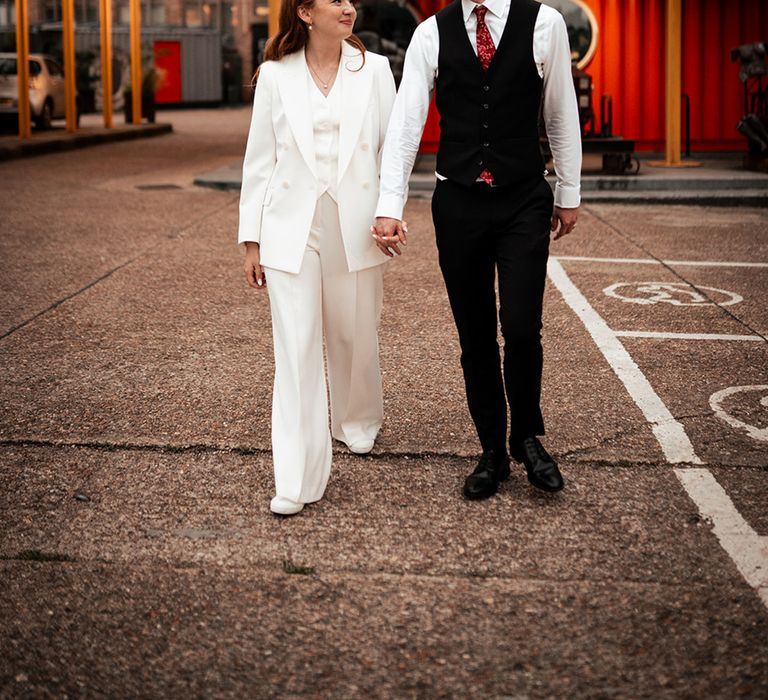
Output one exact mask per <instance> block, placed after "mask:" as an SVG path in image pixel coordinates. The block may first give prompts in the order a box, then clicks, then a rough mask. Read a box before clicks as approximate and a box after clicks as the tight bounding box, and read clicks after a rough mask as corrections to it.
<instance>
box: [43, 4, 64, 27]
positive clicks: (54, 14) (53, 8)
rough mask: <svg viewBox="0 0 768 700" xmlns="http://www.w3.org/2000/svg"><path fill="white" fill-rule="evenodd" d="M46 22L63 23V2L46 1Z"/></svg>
mask: <svg viewBox="0 0 768 700" xmlns="http://www.w3.org/2000/svg"><path fill="white" fill-rule="evenodd" d="M44 16H45V21H46V22H59V21H61V2H60V0H45V12H44Z"/></svg>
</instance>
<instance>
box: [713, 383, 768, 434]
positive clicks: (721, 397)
mask: <svg viewBox="0 0 768 700" xmlns="http://www.w3.org/2000/svg"><path fill="white" fill-rule="evenodd" d="M736 395H738V398H737V399H733V400H731V401H728V404H729V406H730V408H725V407H724V404H725V402H726V400H727V399H730V397H732V396H736ZM709 405H710V407H711V408H712V410H713V411H714V412H715V415H716V416H717V417H718V418H720V419H721V420H724V421H725V422H726V423H728V425H730V426H732V427H734V428H737V429H738V430H744V431H745V432H746V433H747V435H749V436H750V437H751V438H753V439H754V440H759V441H761V442H768V384H754V385H751V386H732V387H729V388H728V389H723V390H721V391H717V392H715V393H714V394H712V396H710V397H709ZM737 408H738V409H740V410H739V413H740V415H742V417H745V415H749V420H753V418H752V416H753V414H754V413H755V412H756V413H757V415H758V416H759V417H760V419H761V420H760V423H762V426H757V425H752V424H751V423H747V422H746V421H745V420H742V419H741V418H736V416H734V415H733V413H734V411H735V410H736V409H737Z"/></svg>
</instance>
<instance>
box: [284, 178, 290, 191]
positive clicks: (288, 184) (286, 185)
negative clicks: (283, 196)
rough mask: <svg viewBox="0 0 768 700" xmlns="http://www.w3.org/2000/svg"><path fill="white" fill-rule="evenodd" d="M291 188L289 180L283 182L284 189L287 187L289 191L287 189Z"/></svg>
mask: <svg viewBox="0 0 768 700" xmlns="http://www.w3.org/2000/svg"><path fill="white" fill-rule="evenodd" d="M290 186H291V185H290V183H289V182H288V180H283V187H285V189H286V190H287V189H288V188H289V187H290Z"/></svg>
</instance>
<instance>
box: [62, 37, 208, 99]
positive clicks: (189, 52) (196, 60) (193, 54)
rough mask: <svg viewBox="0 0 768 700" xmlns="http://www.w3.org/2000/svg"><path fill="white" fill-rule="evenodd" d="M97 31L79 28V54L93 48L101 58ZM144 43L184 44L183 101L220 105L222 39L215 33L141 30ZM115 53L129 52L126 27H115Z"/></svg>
mask: <svg viewBox="0 0 768 700" xmlns="http://www.w3.org/2000/svg"><path fill="white" fill-rule="evenodd" d="M100 41H101V39H100V36H99V30H98V29H89V28H85V27H83V28H79V29H77V31H76V34H75V46H76V48H77V50H78V51H80V50H87V49H90V50H91V51H95V52H96V54H97V55H98V52H99V45H100ZM141 41H142V43H153V42H154V41H178V42H180V43H181V99H182V101H183V102H219V101H220V100H221V40H220V38H219V34H218V32H216V31H211V30H205V29H199V30H198V29H181V28H180V29H174V28H172V27H163V28H155V27H142V29H141ZM112 44H113V47H114V48H115V50H120V51H122V52H124V53H125V54H126V55H127V54H129V53H130V44H129V33H128V28H127V27H115V28H114V29H113V33H112Z"/></svg>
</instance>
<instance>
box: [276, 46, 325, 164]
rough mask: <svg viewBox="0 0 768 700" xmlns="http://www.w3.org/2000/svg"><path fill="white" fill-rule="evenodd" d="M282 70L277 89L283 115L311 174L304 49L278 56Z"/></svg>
mask: <svg viewBox="0 0 768 700" xmlns="http://www.w3.org/2000/svg"><path fill="white" fill-rule="evenodd" d="M282 63H283V73H284V75H283V76H281V80H280V81H279V86H278V90H279V92H280V99H281V101H282V103H283V109H284V110H285V116H286V118H287V120H288V123H289V124H290V127H291V131H292V132H293V138H294V139H295V140H296V144H297V145H298V147H299V151H301V155H302V157H303V158H304V160H305V161H306V163H307V165H308V166H309V169H310V170H311V171H312V174H313V175H314V176H315V177H316V176H317V170H316V166H315V137H314V132H313V130H312V105H311V104H310V97H309V92H308V91H307V76H306V63H305V61H304V52H303V51H296V52H295V53H292V54H289V55H288V56H286V57H285V58H283V60H282Z"/></svg>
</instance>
